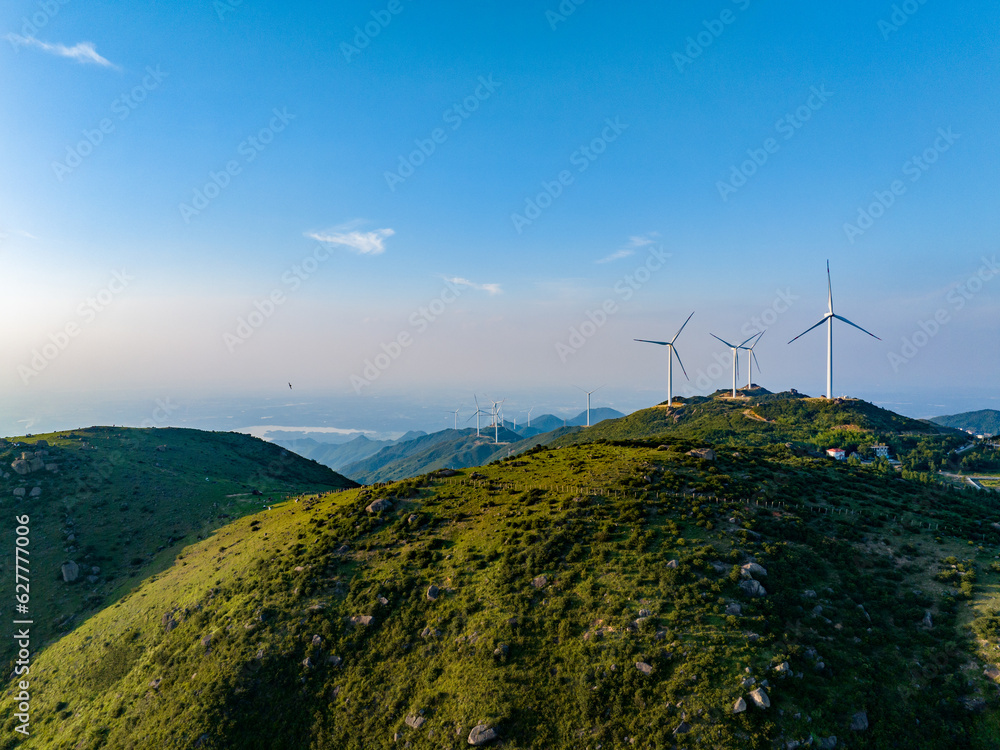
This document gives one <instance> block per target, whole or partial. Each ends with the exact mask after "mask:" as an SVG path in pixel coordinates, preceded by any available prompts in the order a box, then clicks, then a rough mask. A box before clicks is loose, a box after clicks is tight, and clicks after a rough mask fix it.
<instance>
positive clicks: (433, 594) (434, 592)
mask: <svg viewBox="0 0 1000 750" xmlns="http://www.w3.org/2000/svg"><path fill="white" fill-rule="evenodd" d="M440 593H441V590H440V589H439V588H438V587H437V586H435V585H434V584H433V583H432V584H431V585H430V586H428V587H427V598H428V599H430V600H431V601H434V600H435V599H437V598H438V595H439V594H440Z"/></svg>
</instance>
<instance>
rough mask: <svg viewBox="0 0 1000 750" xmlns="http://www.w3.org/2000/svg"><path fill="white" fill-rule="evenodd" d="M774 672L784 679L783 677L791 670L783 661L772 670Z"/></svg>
mask: <svg viewBox="0 0 1000 750" xmlns="http://www.w3.org/2000/svg"><path fill="white" fill-rule="evenodd" d="M774 671H775V672H777V673H778V674H780V675H782V676H783V677H785V676H788V675H789V674H790V673H791V671H792V668H791V666H790V665H789V664H788V662H787V661H783V662H781V664H779V665H778V666H776V667H775V668H774Z"/></svg>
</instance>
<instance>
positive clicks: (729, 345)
mask: <svg viewBox="0 0 1000 750" xmlns="http://www.w3.org/2000/svg"><path fill="white" fill-rule="evenodd" d="M708 335H709V336H711V337H712V338H714V339H719V337H718V336H716V335H715V334H714V333H710V334H708ZM719 341H721V342H722V343H723V344H725V345H726V346H728V347H729V348H730V349H735V348H736V347H735V346H733V345H732V344H730V343H729V342H728V341H726V340H725V339H719Z"/></svg>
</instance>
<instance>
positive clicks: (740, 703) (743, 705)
mask: <svg viewBox="0 0 1000 750" xmlns="http://www.w3.org/2000/svg"><path fill="white" fill-rule="evenodd" d="M746 710H747V702H746V701H745V700H743V699H742V698H738V699H737V700H736V703H734V704H733V713H734V714H741V713H743V712H744V711H746Z"/></svg>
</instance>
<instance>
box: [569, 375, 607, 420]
mask: <svg viewBox="0 0 1000 750" xmlns="http://www.w3.org/2000/svg"><path fill="white" fill-rule="evenodd" d="M604 385H607V383H605V384H604ZM604 385H602V386H599V387H598V388H595V389H594V390H592V391H583V388H580V386H576V387H577V388H580V390H581V391H583V392H584V393H586V394H587V427H590V394H592V393H597V392H598V391H599V390H601V388H603V387H604Z"/></svg>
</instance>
